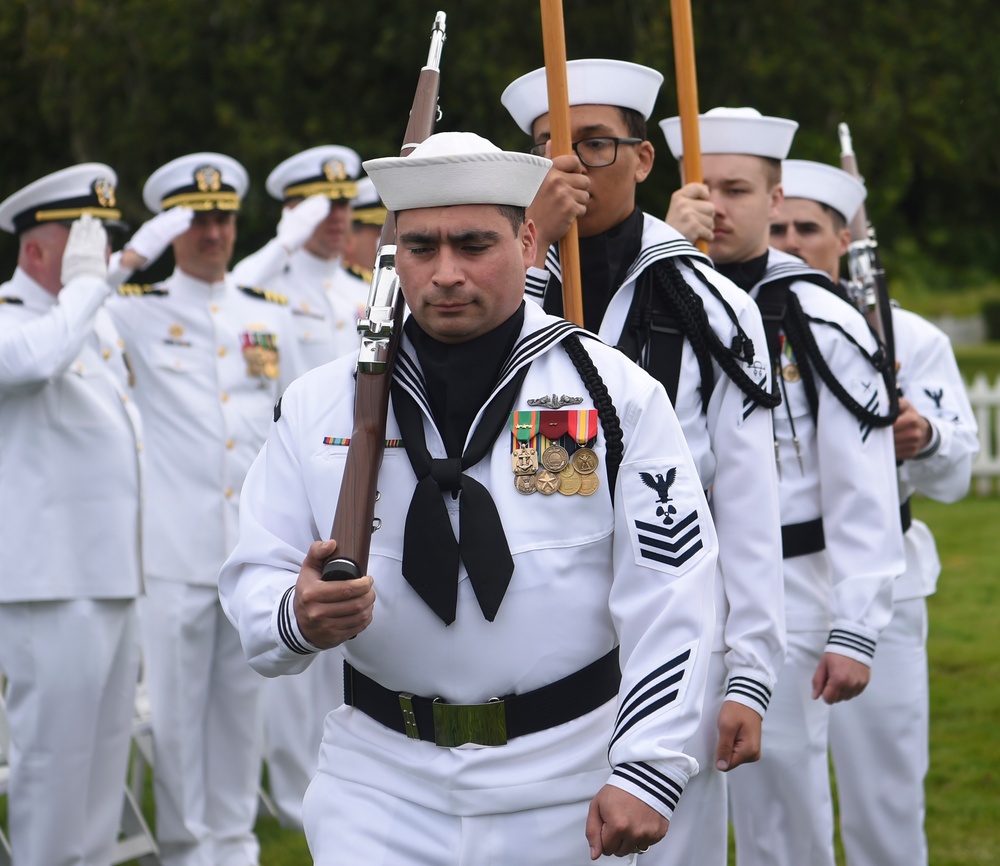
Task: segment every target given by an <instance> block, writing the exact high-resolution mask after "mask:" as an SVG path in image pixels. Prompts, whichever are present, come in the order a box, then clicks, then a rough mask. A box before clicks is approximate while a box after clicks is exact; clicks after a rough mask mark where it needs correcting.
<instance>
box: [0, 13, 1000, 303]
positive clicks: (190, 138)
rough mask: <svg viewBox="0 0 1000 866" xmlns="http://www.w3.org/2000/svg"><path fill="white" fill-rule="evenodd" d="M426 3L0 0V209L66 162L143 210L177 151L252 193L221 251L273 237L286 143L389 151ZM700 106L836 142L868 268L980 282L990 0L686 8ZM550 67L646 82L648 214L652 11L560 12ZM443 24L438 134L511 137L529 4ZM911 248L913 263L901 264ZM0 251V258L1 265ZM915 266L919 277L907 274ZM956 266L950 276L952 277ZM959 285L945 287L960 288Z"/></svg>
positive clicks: (996, 158) (995, 111)
mask: <svg viewBox="0 0 1000 866" xmlns="http://www.w3.org/2000/svg"><path fill="white" fill-rule="evenodd" d="M439 4H441V5H445V4H443V0H416V2H410V3H407V4H402V3H394V4H385V3H379V4H375V3H370V4H364V3H346V2H326V3H315V2H312V0H284V2H281V3H274V2H268V0H216V2H214V3H211V4H204V3H201V2H197V0H155V2H154V0H115V2H113V3H109V2H107V0H4V2H3V3H2V4H0V58H2V60H0V69H2V74H0V106H2V111H0V154H2V167H3V175H2V178H0V197H2V196H5V195H7V194H9V193H10V192H12V191H13V190H15V189H17V188H18V187H19V186H21V185H22V184H24V183H26V182H28V181H30V180H33V179H35V178H37V177H39V176H40V175H42V174H44V173H46V172H48V171H52V170H55V169H57V168H61V167H63V166H66V165H70V164H72V163H74V162H78V161H82V160H104V161H107V162H109V163H110V164H111V165H113V166H114V167H115V168H116V169H117V170H118V172H119V174H120V177H121V189H120V200H121V202H122V204H123V206H124V210H125V213H126V217H127V218H128V219H129V220H130V221H131V222H132V223H133V224H138V223H139V222H141V220H142V219H143V218H144V217H145V216H146V214H145V211H144V209H143V207H142V203H141V198H140V191H141V187H142V183H143V181H144V180H145V178H146V177H147V176H148V175H149V173H150V172H151V171H152V170H153V169H155V168H156V167H157V166H159V165H160V164H162V163H163V162H165V161H166V160H168V159H170V158H172V157H174V156H178V155H180V154H182V153H186V152H190V151H193V150H221V151H224V152H226V153H230V154H232V155H233V156H235V157H237V158H238V159H240V160H241V161H242V162H243V163H244V164H245V165H246V166H247V168H248V170H249V171H250V174H251V177H252V179H253V185H252V187H251V191H250V195H249V197H248V200H247V202H246V206H245V209H244V214H243V216H242V218H241V229H240V231H241V236H240V241H239V249H238V255H242V254H245V253H246V252H249V251H250V250H253V249H255V248H256V247H257V246H259V245H260V243H262V242H263V241H264V240H265V239H267V238H269V237H270V236H271V234H272V232H273V226H274V223H275V218H276V210H277V205H276V203H275V202H273V201H271V200H270V199H269V198H268V197H267V195H266V194H265V193H264V190H263V181H264V178H265V177H266V175H267V172H268V171H270V169H271V168H272V167H273V166H274V165H275V164H276V163H277V162H278V161H280V160H281V159H283V158H284V157H286V156H288V155H290V154H291V153H293V152H295V151H296V150H299V149H302V148H305V147H308V146H311V145H314V144H318V143H322V142H336V143H343V144H349V145H351V146H353V147H355V149H357V150H358V151H359V152H360V153H361V154H362V156H363V157H366V158H367V157H372V156H383V155H388V154H392V153H395V152H396V151H397V149H398V147H399V144H400V137H401V135H402V130H403V128H404V126H405V118H406V112H407V111H408V109H409V103H410V99H411V96H412V92H413V87H414V84H415V82H416V77H417V73H418V71H419V69H420V66H421V65H422V64H423V62H424V58H425V57H426V52H427V45H428V37H429V33H430V27H431V23H432V21H433V18H434V13H435V11H436V10H437V8H438V6H439ZM693 7H694V8H693V12H694V23H695V35H696V41H697V56H698V67H699V69H698V73H699V74H698V78H699V90H700V97H701V104H702V107H703V108H708V107H711V106H713V105H720V104H724V105H754V106H756V107H758V108H759V109H761V110H762V111H763V112H765V113H772V114H778V115H782V116H785V117H792V118H795V119H797V120H798V121H799V122H800V124H801V126H800V131H799V134H798V137H797V139H796V142H795V144H794V146H793V150H792V156H794V157H801V158H809V159H818V160H822V161H828V162H835V161H836V160H837V157H838V151H839V146H838V142H837V137H836V125H837V123H838V122H839V121H841V120H846V121H847V122H848V123H849V124H850V125H851V129H852V132H853V134H854V140H855V147H856V149H857V151H858V160H859V163H860V165H861V169H862V171H863V172H864V173H865V174H866V175H867V177H868V179H869V182H870V186H871V198H870V201H869V214H870V216H871V217H872V219H873V221H874V222H875V224H876V225H877V227H878V229H879V236H880V238H881V240H882V245H883V252H884V258H885V260H886V262H887V265H888V267H889V269H890V272H892V270H893V267H894V265H898V267H899V268H902V266H903V264H904V259H905V262H906V265H907V273H908V275H909V274H913V275H915V276H916V279H917V280H922V279H923V280H925V281H926V285H928V286H930V287H932V288H943V287H945V286H947V285H949V284H952V285H953V284H955V283H956V282H957V281H958V276H959V275H963V276H968V274H970V273H972V270H974V271H975V273H976V274H979V275H981V274H983V273H995V272H996V271H997V270H998V268H1000V245H998V244H996V243H995V242H994V239H993V232H994V231H995V224H996V220H995V218H994V217H993V205H991V204H990V202H993V201H995V200H996V199H997V197H998V193H1000V149H998V148H997V147H996V144H995V131H996V129H997V128H998V127H1000V92H998V91H1000V51H997V50H996V38H995V33H996V32H997V29H998V28H997V25H998V23H1000V7H998V6H997V4H996V3H994V2H993V0H962V2H959V0H926V2H923V3H919V4H914V3H912V2H909V0H885V2H882V3H860V2H857V0H847V2H841V3H827V2H822V3H821V2H817V0H766V2H765V0H744V2H741V3H731V2H722V0H695V2H694V3H693ZM565 8H566V17H567V22H566V27H567V36H566V41H567V53H568V55H569V57H570V58H575V57H587V56H607V57H616V58H620V59H626V60H635V61H637V62H641V63H646V64H649V65H652V66H655V67H657V68H659V69H660V70H661V71H663V72H664V73H665V74H666V78H667V83H666V85H665V87H664V89H663V91H662V93H661V96H660V99H659V101H658V104H657V109H656V112H655V114H654V116H653V118H652V121H653V123H651V129H650V138H651V140H652V141H653V143H654V145H656V147H657V150H658V152H659V163H658V165H657V167H656V169H655V171H654V173H653V175H652V177H651V178H650V179H649V180H648V181H647V182H646V183H645V184H644V185H643V187H642V189H641V195H640V203H641V204H642V205H643V206H644V207H646V208H647V209H649V210H651V211H652V212H654V213H658V214H662V213H664V212H665V211H666V206H667V203H668V199H669V195H670V193H671V191H672V190H673V189H674V188H675V186H676V185H677V172H676V170H675V168H674V166H673V165H672V160H671V159H670V155H669V153H668V152H667V149H666V145H665V142H664V141H663V138H662V135H661V133H660V131H659V129H658V128H657V126H656V125H655V121H656V120H659V119H661V118H663V117H666V116H669V115H671V114H673V113H675V111H676V97H675V95H674V92H673V87H672V82H673V78H674V76H673V48H672V42H671V31H670V19H669V4H668V3H667V2H665V0H656V2H653V0H604V2H592V0H573V2H567V3H566V4H565ZM445 11H447V12H448V15H449V17H448V35H449V38H448V43H447V44H446V46H445V49H444V60H443V68H444V72H443V78H442V84H441V103H442V108H443V112H444V116H443V119H442V121H441V125H440V128H443V129H469V130H474V131H477V132H480V133H482V134H484V135H486V136H487V137H490V138H492V139H493V140H495V141H496V142H497V143H498V144H501V145H502V146H505V147H517V148H520V147H524V146H526V145H527V144H528V142H527V141H526V140H525V139H524V136H523V135H521V133H520V132H519V131H518V130H517V128H516V127H515V126H514V124H513V123H512V121H511V120H510V118H509V117H508V116H507V114H506V112H505V111H504V110H503V108H502V107H501V106H500V104H499V95H500V92H501V91H502V90H503V88H504V87H505V86H506V85H507V84H508V83H509V82H510V81H511V80H513V78H515V77H516V76H517V75H520V74H521V73H523V72H526V71H528V70H530V69H532V68H534V67H536V66H538V65H541V63H542V47H541V28H540V24H539V12H538V4H537V3H535V2H529V0H514V2H510V3H503V4H497V3H496V2H495V0H494V2H485V0H462V2H461V3H460V4H453V8H450V9H447V8H446V10H445ZM914 251H916V252H914ZM13 257H14V245H13V244H12V243H9V242H7V243H3V244H0V264H3V265H4V269H3V271H4V272H9V267H8V265H10V264H12V262H13ZM925 262H933V263H934V266H933V267H924V266H923V265H924V263H925ZM970 269H972V270H970ZM966 281H967V280H966Z"/></svg>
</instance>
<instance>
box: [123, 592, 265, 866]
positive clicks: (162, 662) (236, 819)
mask: <svg viewBox="0 0 1000 866" xmlns="http://www.w3.org/2000/svg"><path fill="white" fill-rule="evenodd" d="M139 610H140V614H141V621H142V640H143V652H144V654H145V661H146V666H147V681H148V684H149V702H150V708H151V710H152V727H153V783H154V784H153V789H154V792H155V794H156V836H157V840H158V842H159V844H160V860H161V862H162V863H163V866H251V864H256V863H257V860H258V855H259V846H258V843H257V838H256V837H255V836H254V834H253V826H254V821H255V819H256V813H257V786H258V782H259V778H260V762H261V749H262V742H261V741H262V739H263V735H262V727H263V725H262V723H261V704H260V693H261V680H262V678H261V677H260V675H259V674H257V673H255V672H254V671H253V670H252V669H251V668H250V667H249V665H247V663H246V659H245V658H244V655H243V649H242V647H241V646H240V640H239V635H238V634H237V632H236V630H235V629H234V628H233V626H232V625H231V624H230V622H229V620H227V619H226V617H225V615H224V614H223V612H222V605H221V604H220V603H219V593H218V590H217V589H216V588H215V587H213V586H194V585H191V584H185V583H178V582H174V581H167V580H156V579H147V581H146V597H145V598H144V599H142V600H141V602H140V607H139Z"/></svg>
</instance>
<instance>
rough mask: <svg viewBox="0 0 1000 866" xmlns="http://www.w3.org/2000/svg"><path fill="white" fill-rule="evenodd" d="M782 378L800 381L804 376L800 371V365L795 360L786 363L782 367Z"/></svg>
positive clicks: (788, 380)
mask: <svg viewBox="0 0 1000 866" xmlns="http://www.w3.org/2000/svg"><path fill="white" fill-rule="evenodd" d="M781 378H782V379H784V380H785V381H786V382H793V383H794V382H798V381H799V379H801V378H802V374H801V373H800V372H799V365H798V364H796V363H795V362H794V361H793V362H792V363H790V364H785V366H784V367H782V368H781Z"/></svg>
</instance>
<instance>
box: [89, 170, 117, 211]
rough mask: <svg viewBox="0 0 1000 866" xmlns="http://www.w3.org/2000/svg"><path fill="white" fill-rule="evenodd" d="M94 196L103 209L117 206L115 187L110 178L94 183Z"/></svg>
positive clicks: (98, 179) (101, 178)
mask: <svg viewBox="0 0 1000 866" xmlns="http://www.w3.org/2000/svg"><path fill="white" fill-rule="evenodd" d="M94 195H96V196H97V203H98V204H99V205H100V206H101V207H114V206H115V185H114V184H113V183H112V182H111V181H110V180H109V179H108V178H106V177H99V178H97V180H95V181H94Z"/></svg>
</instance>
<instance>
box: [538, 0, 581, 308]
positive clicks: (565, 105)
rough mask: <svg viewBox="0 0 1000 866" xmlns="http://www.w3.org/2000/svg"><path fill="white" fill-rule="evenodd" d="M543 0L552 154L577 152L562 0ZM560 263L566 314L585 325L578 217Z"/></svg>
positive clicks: (561, 251) (563, 244) (561, 243)
mask: <svg viewBox="0 0 1000 866" xmlns="http://www.w3.org/2000/svg"><path fill="white" fill-rule="evenodd" d="M540 2H541V10H542V45H543V49H544V53H545V78H546V81H547V82H548V93H549V124H550V129H551V133H550V134H551V136H552V155H553V156H564V155H565V154H568V153H572V152H573V133H572V130H571V128H570V123H569V85H568V83H567V81H566V36H565V30H564V25H563V8H562V0H540ZM559 263H560V265H561V266H562V296H563V317H564V318H566V319H568V320H569V321H570V322H573V323H574V324H575V325H580V326H581V327H582V326H583V296H582V290H581V285H582V283H581V279H580V237H579V230H578V229H577V224H576V222H575V221H574V222H573V224H572V225H571V226H570V227H569V231H567V232H566V234H565V236H564V237H563V238H562V240H560V241H559Z"/></svg>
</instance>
